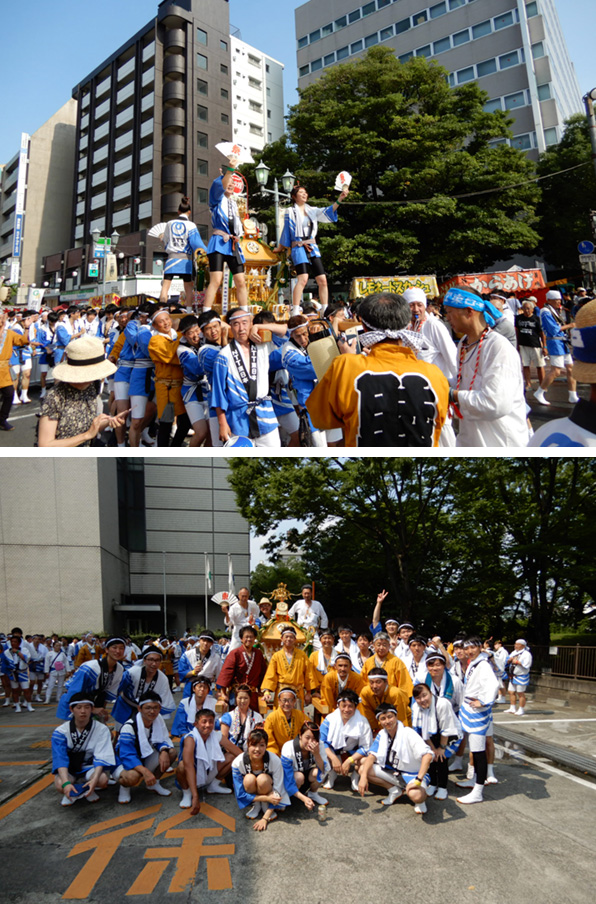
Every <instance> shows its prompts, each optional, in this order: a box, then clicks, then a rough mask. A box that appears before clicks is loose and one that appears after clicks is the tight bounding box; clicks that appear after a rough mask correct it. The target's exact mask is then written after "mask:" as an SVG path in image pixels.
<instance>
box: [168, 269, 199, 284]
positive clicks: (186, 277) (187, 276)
mask: <svg viewBox="0 0 596 904" xmlns="http://www.w3.org/2000/svg"><path fill="white" fill-rule="evenodd" d="M163 278H164V279H181V280H183V281H184V282H185V283H187V282H191V283H194V281H195V277H194V273H176V271H173V272H172V273H165V274H164V277H163Z"/></svg>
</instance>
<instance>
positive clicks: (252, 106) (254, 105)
mask: <svg viewBox="0 0 596 904" xmlns="http://www.w3.org/2000/svg"><path fill="white" fill-rule="evenodd" d="M248 108H249V110H254V111H255V113H262V112H263V104H259V103H257V101H256V100H249V102H248Z"/></svg>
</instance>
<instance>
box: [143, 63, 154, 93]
mask: <svg viewBox="0 0 596 904" xmlns="http://www.w3.org/2000/svg"><path fill="white" fill-rule="evenodd" d="M154 81H155V69H154V67H153V66H150V67H149V69H147V70H146V71H145V72H143V78H142V79H141V85H142V86H143V88H145V87H146V86H147V85H152V84H153V82H154Z"/></svg>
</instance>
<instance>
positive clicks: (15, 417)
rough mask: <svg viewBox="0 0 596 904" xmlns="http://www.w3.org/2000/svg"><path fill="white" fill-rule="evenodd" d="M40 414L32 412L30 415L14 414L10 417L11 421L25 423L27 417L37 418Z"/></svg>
mask: <svg viewBox="0 0 596 904" xmlns="http://www.w3.org/2000/svg"><path fill="white" fill-rule="evenodd" d="M40 410H41V409H40ZM38 413H39V412H38V411H32V412H31V413H30V414H13V415H12V417H11V416H10V415H8V416H9V417H10V419H11V421H24V420H25V418H26V417H37V415H38Z"/></svg>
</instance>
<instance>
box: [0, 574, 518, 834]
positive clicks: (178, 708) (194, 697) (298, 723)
mask: <svg viewBox="0 0 596 904" xmlns="http://www.w3.org/2000/svg"><path fill="white" fill-rule="evenodd" d="M386 596H387V593H386V591H382V592H381V593H379V594H378V596H377V602H376V606H375V608H374V612H373V616H372V621H371V624H370V629H369V630H368V629H367V630H365V631H362V632H361V633H357V632H354V631H353V630H352V628H351V626H350V625H349V624H348V623H347V622H343V623H341V624H339V625H338V627H337V630H336V631H335V630H332V629H331V628H330V627H329V624H328V619H327V615H326V613H325V609H324V607H323V606H322V604H321V603H320V602H319V601H317V600H314V599H313V597H312V587H311V585H310V584H309V585H305V587H304V588H303V591H302V597H301V598H300V599H298V600H297V601H296V602H295V603H294V604H293V606H292V607H291V608H290V610H289V612H288V611H287V606H279V607H278V611H277V612H275V611H272V603H271V600H270V599H268V598H267V597H265V598H263V599H262V600H261V602H260V603H259V604H257V603H256V602H255V601H254V600H251V599H250V594H249V591H248V589H247V588H242V589H241V590H240V591H239V593H238V596H237V597H236V596H233V595H232V596H231V599H230V601H229V604H228V605H225V606H222V609H223V613H224V618H225V621H226V625H227V626H228V635H229V639H227V638H224V639H221V640H220V641H218V640H217V639H216V637H215V635H214V634H213V632H212V631H210V630H207V629H205V630H202V631H201V632H200V634H199V635H198V636H197V635H192V634H189V633H186V634H185V635H184V636H183V637H175V636H171V637H165V636H163V637H159V638H156V639H155V638H151V637H147V638H146V640H145V642H144V644H143V645H142V647H141V648H139V647H138V646H137V645H135V644H134V643H133V642H132V641H131V639H130V638H129V637H126V636H117V635H115V636H111V637H108V638H106V639H104V640H100V639H98V638H97V637H94V636H93V634H87V635H84V636H83V637H82V638H80V639H79V638H74V639H73V640H72V641H70V642H69V641H68V640H67V638H64V637H63V638H59V637H57V636H55V635H54V636H52V637H44V636H43V635H33V636H27V637H24V636H23V633H22V631H21V630H20V629H19V628H13V630H12V631H11V633H10V634H9V635H8V636H7V637H4V636H1V637H0V643H1V647H2V654H1V678H2V685H3V688H4V693H5V698H6V699H5V701H4V707H10V706H11V704H12V706H13V707H14V709H15V710H16V711H17V712H21V711H22V709H21V699H22V698H24V701H25V703H24V706H25V711H26V712H27V711H32V710H33V701H35V702H36V703H40V702H44V703H45V705H50V703H51V699H52V695H53V693H54V691H55V692H56V697H57V700H58V708H57V713H56V714H57V717H58V718H59V719H62V720H64V721H63V722H62V724H61V725H59V726H58V727H57V728H56V729H55V730H54V732H53V734H52V741H51V746H52V770H53V774H54V776H55V783H54V784H55V788H56V790H57V792H58V793H59V795H60V802H61V804H62V806H64V807H68V806H72V805H74V804H75V803H76V802H77V801H79V800H86V801H87V802H94V801H97V800H98V799H99V794H98V791H103V790H104V789H107V788H108V786H109V785H117V786H118V802H119V803H121V804H128V803H130V801H131V798H132V796H135V795H142V794H143V791H142V787H143V786H144V788H145V789H146V790H147V791H150V792H153V793H155V794H157V795H160V796H163V797H169V796H170V795H171V794H172V791H171V790H170V789H169V788H168V787H166V786H165V785H164V784H162V779H163V778H164V776H168V775H169V776H170V777H171V775H172V774H173V775H174V777H175V784H176V787H177V788H178V789H179V791H180V802H179V806H180V807H181V808H182V809H189V810H190V811H191V814H192V815H196V814H198V813H199V812H200V809H201V798H202V797H203V796H204V795H210V794H220V795H222V794H223V795H225V794H232V793H234V794H235V795H236V800H237V803H238V806H239V807H240V808H241V809H242V810H244V812H245V815H246V816H247V818H248V819H251V820H254V828H255V830H257V831H264V830H265V829H266V828H267V826H268V823H269V822H271V821H273V820H275V819H277V818H278V815H279V814H280V813H281V812H283V810H284V809H285V808H286V807H288V806H291V805H296V806H301V805H304V807H305V808H306V810H307V811H312V810H314V809H315V807H317V806H318V807H319V808H325V807H326V806H327V805H328V803H329V800H328V798H327V797H324V796H323V795H322V794H321V792H322V791H323V792H325V791H328V790H331V789H333V788H335V790H337V791H342V792H343V791H345V792H347V793H350V791H351V792H353V793H355V794H358V795H360V796H362V797H363V796H364V795H365V794H366V793H367V792H368V791H371V790H373V789H377V790H379V789H382V790H383V791H384V792H386V795H385V796H384V797H383V799H382V801H381V803H382V805H384V806H391V805H393V804H394V803H395V802H396V801H398V800H399V799H400V798H403V800H404V802H409V803H410V804H411V805H412V806H413V808H414V811H415V812H416V813H417V814H424V813H426V812H427V801H428V800H429V799H433V798H434V800H436V801H443V800H445V799H446V798H447V797H448V777H449V773H450V772H456V773H459V774H460V776H461V777H460V780H459V781H457V786H458V787H459V788H460V789H462V791H461V794H460V796H458V797H457V801H458V802H459V803H460V804H463V805H468V804H475V803H480V802H482V800H483V795H484V788H485V785H489V784H493V783H496V782H497V781H498V779H497V777H496V775H495V771H494V753H495V750H494V742H493V719H492V712H493V707H494V706H495V705H496V704H500V703H506V702H507V701H509V704H510V706H509V709H508V710H506V712H508V713H512V714H515V715H518V716H523V715H524V711H525V710H524V707H525V703H526V690H527V687H528V683H529V679H530V668H531V665H532V655H531V653H530V650H529V648H528V645H527V643H526V641H525V640H523V639H520V640H517V641H516V642H515V645H514V649H513V651H512V652H510V653H509V652H507V650H506V649H505V648H504V647H503V645H502V643H501V642H500V641H495V642H494V643H493V642H492V641H484V642H483V641H482V640H481V639H480V638H479V637H475V636H466V635H464V634H459V635H457V636H456V637H455V638H454V639H453V641H451V642H449V643H443V641H442V640H441V638H440V637H439V636H434V637H432V638H430V639H427V638H425V637H423V636H421V635H420V634H419V633H418V632H417V631H416V629H415V627H414V626H413V625H412V624H411V623H409V622H405V623H401V624H400V623H399V622H398V620H397V619H394V618H387V619H386V620H385V622H384V625H383V624H382V621H381V608H382V604H383V602H384V600H385V599H386ZM280 612H281V615H280ZM272 625H275V626H276V630H277V635H278V636H279V649H277V650H276V651H275V652H273V653H272V655H271V656H270V658H269V659H267V657H266V656H265V655H264V652H263V649H262V644H260V643H259V637H260V633H262V631H261V632H260V629H262V630H264V631H266V630H268V628H270V627H271V626H272ZM304 631H306V632H308V634H307V636H308V638H309V641H310V646H311V647H312V652H311V653H310V654H308V653H307V652H305V650H304V649H301V648H300V647H299V646H298V645H297V639H298V636H299V634H301V633H302V632H304ZM302 636H304V635H303V634H302ZM44 692H45V698H44V697H42V694H43V693H44ZM33 694H35V697H33ZM175 694H181V697H180V698H179V701H180V702H179V703H177V702H176V699H175V697H174V695H175ZM506 694H508V697H507V696H506ZM170 719H172V722H171V727H170V726H169V721H170ZM108 720H110V725H109V726H108V724H107V723H108ZM173 738H174V739H179V741H180V743H179V746H178V750H177V749H176V746H175V743H174V740H173ZM466 751H467V755H466ZM133 789H134V790H133ZM107 793H108V794H109V791H108V792H107ZM319 811H320V812H326V811H324V810H322V811H321V809H320V810H319Z"/></svg>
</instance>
